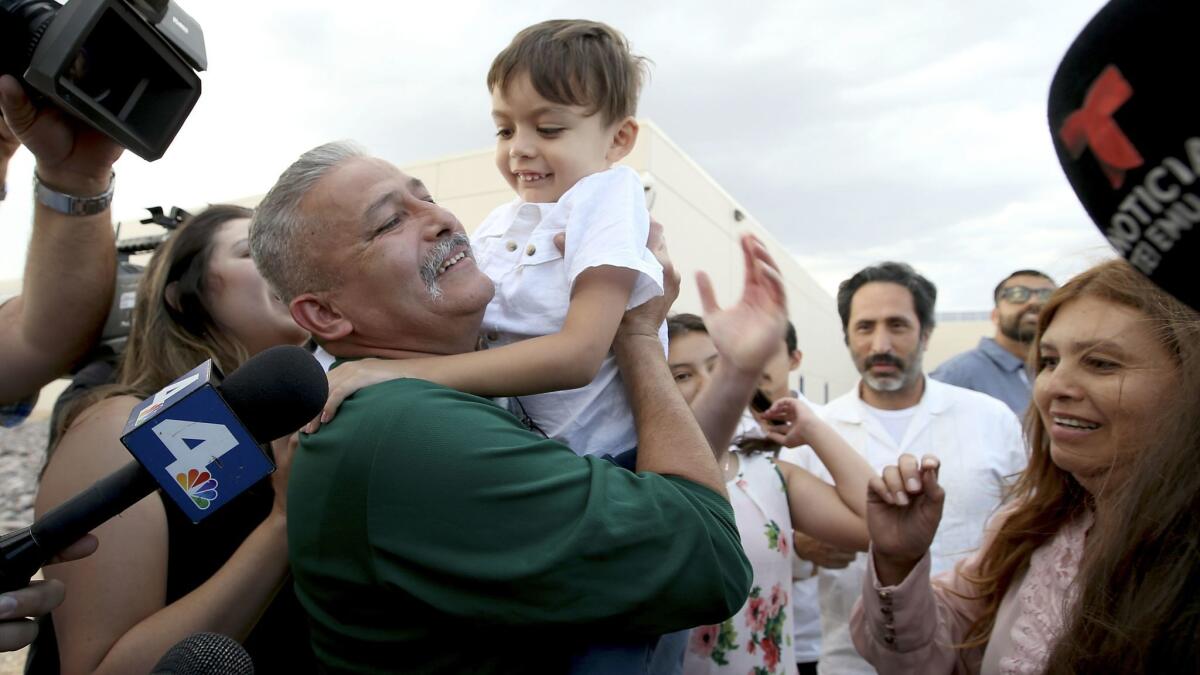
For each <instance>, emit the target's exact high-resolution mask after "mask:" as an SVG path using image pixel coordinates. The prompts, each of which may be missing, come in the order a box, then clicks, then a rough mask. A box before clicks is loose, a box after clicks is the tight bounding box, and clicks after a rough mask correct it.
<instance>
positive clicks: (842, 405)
mask: <svg viewBox="0 0 1200 675" xmlns="http://www.w3.org/2000/svg"><path fill="white" fill-rule="evenodd" d="M861 404H862V400H861V399H860V398H859V397H858V387H857V386H854V387H851V388H850V391H847V392H846V393H844V394H842V395H841V396H838V397H837V398H835V399H833V400H832V401H829V402H827V403H825V405H823V406H821V408H820V410H819V411H818V413H817V414H819V415H820V416H821V417H822V419H825V420H829V419H830V418H833V419H840V418H842V417H844V416H846V415H851V416H857V414H858V412H859V411H861V410H862V407H861Z"/></svg>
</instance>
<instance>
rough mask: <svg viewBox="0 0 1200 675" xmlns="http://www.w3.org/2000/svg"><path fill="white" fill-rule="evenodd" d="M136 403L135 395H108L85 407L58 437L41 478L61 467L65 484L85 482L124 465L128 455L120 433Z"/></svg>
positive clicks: (138, 400)
mask: <svg viewBox="0 0 1200 675" xmlns="http://www.w3.org/2000/svg"><path fill="white" fill-rule="evenodd" d="M139 402H140V399H138V398H137V397H135V396H112V397H108V398H104V399H101V400H100V401H97V402H96V403H93V404H92V405H90V406H88V407H87V408H86V409H85V410H83V411H82V412H81V413H80V414H79V415H78V416H77V417H76V418H75V419H74V420H73V421H72V422H71V425H70V426H69V427H67V429H66V431H65V432H64V433H63V435H62V437H61V438H60V439H59V440H58V443H57V444H56V445H55V447H54V451H53V454H52V456H51V459H50V461H49V462H48V463H47V465H46V472H45V476H44V477H46V478H49V477H52V476H54V475H55V474H58V475H60V476H61V475H62V472H63V471H64V470H65V471H67V472H68V473H70V474H71V476H72V477H71V478H69V479H67V481H68V482H69V483H71V484H75V483H80V482H81V481H82V482H83V483H86V482H89V481H91V480H95V479H96V478H98V477H101V476H104V475H106V474H108V473H109V472H110V471H112V470H114V469H117V468H119V467H121V466H124V465H125V464H127V463H128V462H129V461H130V459H132V456H131V455H130V454H129V451H128V450H126V449H125V446H124V445H122V444H121V436H122V434H123V432H124V430H125V423H126V422H127V421H128V420H129V413H130V412H132V411H133V409H134V407H135V406H137V404H138V403H139ZM81 484H82V483H81Z"/></svg>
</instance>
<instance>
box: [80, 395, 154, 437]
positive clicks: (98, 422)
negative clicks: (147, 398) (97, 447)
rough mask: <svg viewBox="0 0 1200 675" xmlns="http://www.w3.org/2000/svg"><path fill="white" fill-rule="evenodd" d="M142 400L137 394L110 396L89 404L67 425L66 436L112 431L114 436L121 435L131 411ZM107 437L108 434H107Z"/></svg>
mask: <svg viewBox="0 0 1200 675" xmlns="http://www.w3.org/2000/svg"><path fill="white" fill-rule="evenodd" d="M140 402H141V399H139V398H137V397H136V396H109V397H107V398H103V399H100V400H99V401H97V402H95V403H93V404H91V405H89V406H88V407H87V408H85V409H84V410H83V411H82V412H80V413H79V415H78V416H76V417H75V419H74V421H72V422H71V426H69V427H67V430H66V433H65V434H64V438H65V437H67V436H68V435H71V434H75V435H79V436H89V437H91V436H92V434H106V433H109V432H112V434H111V435H112V437H113V438H116V437H119V436H121V432H122V431H124V429H125V423H126V422H127V421H128V420H129V413H131V412H133V409H134V407H136V406H137V404H138V403H140ZM105 437H106V438H107V436H105Z"/></svg>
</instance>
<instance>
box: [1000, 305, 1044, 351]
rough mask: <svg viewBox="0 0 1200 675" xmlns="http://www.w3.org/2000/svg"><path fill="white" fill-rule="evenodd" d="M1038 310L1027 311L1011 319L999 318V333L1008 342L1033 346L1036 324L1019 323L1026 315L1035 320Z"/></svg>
mask: <svg viewBox="0 0 1200 675" xmlns="http://www.w3.org/2000/svg"><path fill="white" fill-rule="evenodd" d="M1040 309H1041V308H1038V309H1027V310H1025V311H1023V312H1021V313H1020V314H1016V315H1013V316H1011V317H1004V316H1001V317H1000V333H1001V334H1002V335H1004V337H1006V338H1008V339H1009V340H1014V341H1016V342H1019V343H1021V344H1023V345H1028V344H1033V338H1035V337H1036V336H1037V322H1036V321H1034V322H1033V324H1026V323H1023V322H1022V321H1021V319H1023V318H1025V316H1026V315H1028V314H1032V315H1033V316H1034V318H1037V315H1038V312H1039V311H1040Z"/></svg>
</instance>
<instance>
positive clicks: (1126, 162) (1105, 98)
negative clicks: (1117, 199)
mask: <svg viewBox="0 0 1200 675" xmlns="http://www.w3.org/2000/svg"><path fill="white" fill-rule="evenodd" d="M1131 96H1133V87H1132V86H1131V85H1130V84H1129V82H1128V81H1127V80H1126V79H1125V77H1124V76H1123V75H1121V71H1119V70H1117V67H1116V66H1113V65H1110V66H1108V67H1107V68H1105V69H1104V72H1102V73H1100V76H1099V77H1097V78H1096V81H1095V82H1093V83H1092V86H1091V88H1090V89H1088V93H1087V96H1086V97H1084V99H1083V107H1082V108H1080V109H1079V110H1076V111H1075V112H1073V113H1071V114H1070V115H1068V116H1067V119H1066V121H1065V122H1063V125H1062V128H1061V129H1059V132H1058V135H1059V137H1060V138H1062V141H1063V143H1065V144H1066V146H1067V151H1068V152H1070V153H1071V157H1072V158H1073V159H1079V157H1080V155H1082V154H1083V151H1084V150H1086V149H1087V148H1089V147H1090V148H1091V149H1092V154H1093V155H1094V156H1095V157H1096V161H1097V162H1099V163H1100V168H1101V169H1102V170H1103V171H1104V175H1105V176H1108V182H1110V183H1112V186H1113V189H1114V190H1115V189H1117V188H1119V187H1121V184H1122V183H1124V182H1125V172H1126V171H1128V170H1129V169H1135V168H1137V167H1139V166H1141V165H1142V163H1143V160H1142V156H1141V154H1139V153H1138V151H1137V148H1135V147H1133V143H1131V142H1130V141H1129V137H1127V136H1126V135H1125V133H1124V132H1122V131H1121V127H1119V126H1117V123H1116V121H1115V120H1113V118H1112V116H1113V113H1115V112H1117V110H1118V109H1119V108H1120V107H1121V106H1122V105H1124V104H1125V102H1126V101H1128V100H1129V98H1130V97H1131Z"/></svg>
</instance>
